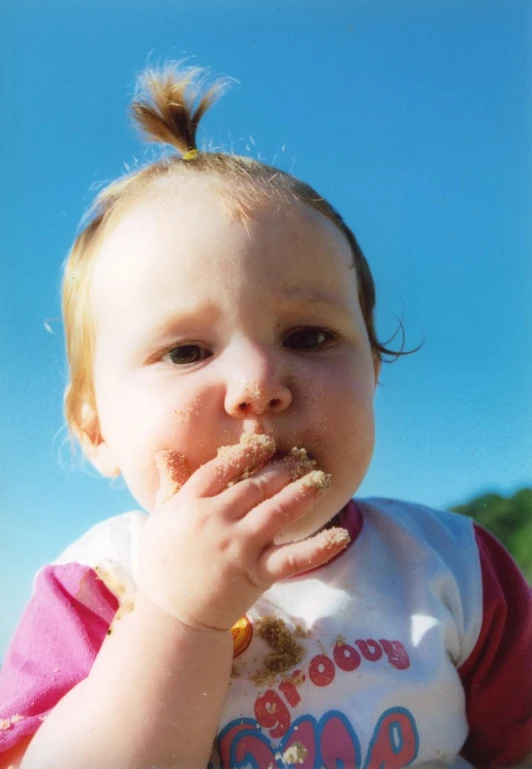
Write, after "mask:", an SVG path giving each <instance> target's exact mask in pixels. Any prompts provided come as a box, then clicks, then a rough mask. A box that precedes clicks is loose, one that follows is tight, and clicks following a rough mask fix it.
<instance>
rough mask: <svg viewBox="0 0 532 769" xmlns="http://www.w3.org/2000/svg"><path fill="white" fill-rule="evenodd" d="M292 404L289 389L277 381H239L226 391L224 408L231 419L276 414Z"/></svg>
mask: <svg viewBox="0 0 532 769" xmlns="http://www.w3.org/2000/svg"><path fill="white" fill-rule="evenodd" d="M291 402H292V393H291V390H290V389H289V387H287V386H286V385H284V384H283V383H281V382H278V381H271V382H268V383H264V382H253V381H249V380H241V381H240V382H238V383H236V385H235V387H233V388H231V389H230V390H228V392H227V395H226V399H225V408H226V411H227V413H228V414H230V415H231V416H233V417H237V418H238V417H242V418H246V417H250V416H260V415H263V414H278V413H280V412H281V411H284V410H285V409H287V408H288V406H289V405H290V404H291Z"/></svg>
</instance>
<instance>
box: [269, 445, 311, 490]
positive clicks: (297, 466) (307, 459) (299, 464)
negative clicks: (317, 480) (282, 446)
mask: <svg viewBox="0 0 532 769" xmlns="http://www.w3.org/2000/svg"><path fill="white" fill-rule="evenodd" d="M277 462H278V463H279V464H281V465H282V466H283V467H284V468H285V469H286V470H287V471H288V472H289V474H290V478H291V479H292V480H293V481H295V480H297V479H298V478H302V477H303V476H304V475H306V474H307V473H310V472H311V470H315V469H316V468H317V462H316V460H315V459H314V458H313V457H312V456H310V455H309V453H308V452H307V450H306V449H303V448H298V447H297V446H294V447H293V448H291V449H289V450H288V451H282V450H279V449H278V450H277V451H276V452H275V454H274V455H273V457H272V458H271V459H270V461H269V463H268V464H273V463H277Z"/></svg>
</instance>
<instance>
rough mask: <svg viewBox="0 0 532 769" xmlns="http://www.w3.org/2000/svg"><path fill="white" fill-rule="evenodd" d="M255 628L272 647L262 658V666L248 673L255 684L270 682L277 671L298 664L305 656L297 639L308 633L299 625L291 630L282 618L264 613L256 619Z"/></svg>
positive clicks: (306, 635) (305, 636) (285, 669)
mask: <svg viewBox="0 0 532 769" xmlns="http://www.w3.org/2000/svg"><path fill="white" fill-rule="evenodd" d="M255 630H256V632H257V635H258V636H259V637H260V638H262V639H263V640H264V641H266V643H267V644H268V646H269V647H270V648H271V649H273V651H271V652H269V653H268V654H266V656H265V657H264V659H263V660H262V668H260V669H259V670H256V671H255V672H254V673H252V674H251V675H250V678H251V680H252V681H253V683H254V684H256V685H257V686H261V685H262V684H264V683H267V682H272V681H273V680H274V679H275V676H276V675H277V674H278V673H285V672H286V671H287V670H290V668H292V667H294V666H295V665H299V663H300V662H301V660H302V659H303V658H304V657H305V649H304V648H303V646H302V645H301V644H300V643H299V641H298V640H297V639H298V638H308V635H309V634H308V633H307V632H306V631H305V630H303V628H302V627H301V626H300V625H297V626H296V628H295V630H294V632H292V631H291V630H289V628H288V627H287V625H286V622H285V621H284V620H283V619H280V618H279V617H274V616H273V615H266V616H265V617H262V619H259V620H257V622H256V623H255Z"/></svg>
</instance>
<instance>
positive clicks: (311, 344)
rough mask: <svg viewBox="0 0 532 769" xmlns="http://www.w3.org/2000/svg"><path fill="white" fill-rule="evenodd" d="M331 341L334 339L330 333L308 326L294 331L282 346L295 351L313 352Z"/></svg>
mask: <svg viewBox="0 0 532 769" xmlns="http://www.w3.org/2000/svg"><path fill="white" fill-rule="evenodd" d="M332 339H334V334H333V333H332V332H331V331H328V330H327V329H325V328H316V327H314V326H309V327H307V328H300V329H297V331H294V332H293V333H292V334H290V336H288V337H287V338H286V339H285V341H284V342H283V344H284V346H285V347H292V348H295V349H297V350H313V349H315V348H316V347H323V345H325V344H326V343H327V342H330V341H331V340H332Z"/></svg>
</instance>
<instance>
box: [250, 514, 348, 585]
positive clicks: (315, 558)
mask: <svg viewBox="0 0 532 769" xmlns="http://www.w3.org/2000/svg"><path fill="white" fill-rule="evenodd" d="M349 542H350V537H349V534H348V532H347V531H346V530H345V529H341V528H337V527H334V528H330V529H323V530H322V531H320V532H318V534H315V535H314V536H313V537H310V539H305V540H303V541H302V542H291V543H290V544H288V545H278V546H276V547H271V548H269V549H268V550H266V551H265V552H264V553H263V554H262V557H261V559H260V562H259V568H260V577H261V579H264V581H265V582H268V583H273V582H277V581H278V580H280V579H287V578H288V577H293V576H295V575H296V574H301V572H304V571H310V570H311V569H316V568H317V567H318V566H323V564H325V563H327V561H330V560H331V558H334V556H335V555H338V553H340V552H341V551H342V550H343V549H344V548H346V547H347V545H348V544H349Z"/></svg>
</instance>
